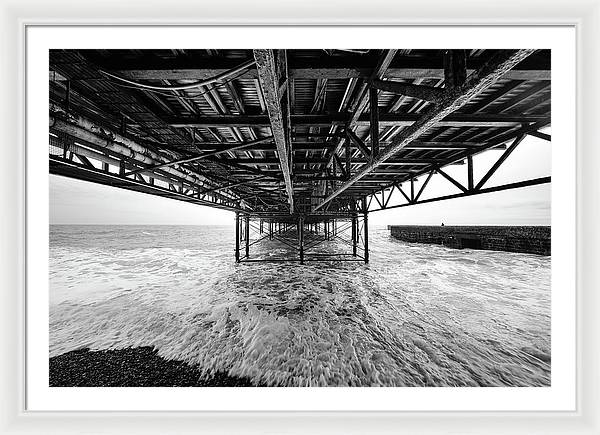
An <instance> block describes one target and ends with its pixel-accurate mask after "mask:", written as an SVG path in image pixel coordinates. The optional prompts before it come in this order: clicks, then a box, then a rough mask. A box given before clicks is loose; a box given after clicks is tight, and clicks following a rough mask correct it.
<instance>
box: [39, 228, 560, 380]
mask: <svg viewBox="0 0 600 435" xmlns="http://www.w3.org/2000/svg"><path fill="white" fill-rule="evenodd" d="M232 232H233V229H232V228H228V227H175V226H162V227H161V226H153V227H127V226H123V227H119V226H110V227H107V226H53V227H52V228H51V234H50V236H51V244H50V271H51V272H50V356H51V357H52V356H56V355H59V354H62V353H65V352H68V351H71V350H75V349H80V348H90V349H92V350H97V349H119V348H126V347H137V346H148V345H149V346H154V348H156V349H157V350H158V353H159V354H160V355H161V356H163V357H165V358H168V359H175V360H183V361H186V362H188V363H190V364H193V365H196V366H198V368H200V369H201V370H202V371H203V372H204V373H206V374H207V375H210V374H212V373H214V372H216V371H219V372H228V373H229V374H231V375H238V376H246V377H249V378H250V379H252V380H253V381H255V382H257V383H262V384H267V385H277V386H508V385H510V386H547V385H549V384H550V364H551V361H550V258H549V257H540V256H534V255H526V254H512V253H505V252H491V251H474V250H460V251H459V250H452V249H447V248H444V247H441V246H434V245H419V244H408V243H404V242H401V241H398V240H395V239H392V238H391V237H390V236H389V232H388V231H386V230H384V229H375V230H374V231H372V235H371V236H372V237H371V244H372V246H371V248H372V249H371V263H370V264H369V265H364V264H362V263H358V262H357V263H349V262H337V263H319V262H312V263H308V264H305V265H300V264H297V263H248V264H240V265H237V264H235V263H234V261H233V235H232ZM253 248H254V247H253ZM259 249H260V250H262V254H265V253H269V252H270V253H273V252H277V250H279V249H283V248H282V247H281V246H280V244H279V242H277V241H264V242H262V243H261V245H260V248H259Z"/></svg>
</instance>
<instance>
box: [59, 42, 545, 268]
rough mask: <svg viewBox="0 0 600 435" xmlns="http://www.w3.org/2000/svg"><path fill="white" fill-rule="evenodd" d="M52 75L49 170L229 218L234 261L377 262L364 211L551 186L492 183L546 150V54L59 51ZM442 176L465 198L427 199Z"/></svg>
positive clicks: (538, 181)
mask: <svg viewBox="0 0 600 435" xmlns="http://www.w3.org/2000/svg"><path fill="white" fill-rule="evenodd" d="M49 73H50V75H49V82H50V100H49V111H50V124H49V125H50V130H49V144H50V147H49V158H50V172H51V173H53V174H59V175H63V176H67V177H72V178H77V179H81V180H86V181H91V182H95V183H100V184H105V185H110V186H115V187H119V188H124V189H129V190H133V191H138V192H143V193H147V194H153V195H158V196H163V197H167V198H172V199H177V200H181V201H186V202H190V203H194V204H199V205H205V206H210V207H216V208H220V209H225V210H229V211H232V212H235V214H236V227H235V228H236V239H235V245H236V248H235V258H236V260H237V261H257V260H263V259H265V258H253V257H252V256H251V255H250V247H251V246H252V245H253V244H255V243H258V242H259V241H261V240H275V239H276V240H279V241H280V242H281V243H282V244H287V245H289V246H290V247H291V248H293V251H291V252H292V253H293V254H291V255H287V256H285V257H282V258H269V260H270V261H277V260H286V261H289V260H297V261H301V262H304V261H309V260H322V259H331V258H333V259H336V260H353V261H365V262H368V260H369V247H368V214H369V212H373V211H378V210H384V209H389V208H394V207H404V206H410V205H415V204H421V203H425V202H433V201H439V200H445V199H451V198H458V197H463V196H470V195H477V194H482V193H487V192H495V191H500V190H507V189H515V188H520V187H526V186H532V185H537V184H542V183H549V182H550V177H549V176H548V177H542V178H535V179H526V180H524V181H515V182H514V183H509V184H505V185H499V186H498V185H494V186H493V187H488V186H487V185H486V183H487V182H488V180H489V179H490V177H492V175H493V174H494V173H495V172H496V171H497V170H498V168H499V167H500V166H501V165H502V164H503V163H504V162H505V160H506V159H507V158H508V157H509V155H510V154H511V153H512V152H513V151H514V150H515V148H516V147H517V146H518V145H519V144H520V143H521V142H522V141H523V139H524V138H525V137H526V136H527V135H531V136H536V137H538V138H541V139H544V140H547V141H550V136H549V135H548V134H547V133H544V132H541V131H540V129H543V128H544V127H547V126H549V125H550V106H551V104H550V101H551V100H550V92H551V86H550V84H551V81H550V51H549V50H529V49H525V50H483V49H473V50H410V49H397V50H395V49H386V50H380V49H372V50H348V49H345V50H341V49H322V50H270V49H257V50H229V49H227V50H180V49H174V50H51V51H50V71H49ZM488 150H501V152H500V154H499V157H498V159H497V161H496V163H495V164H493V166H492V167H491V168H489V170H487V172H485V174H484V175H483V176H482V177H481V178H480V179H478V180H475V179H474V176H473V157H474V156H476V155H477V154H480V153H483V152H485V151H488ZM450 165H464V167H465V171H466V177H465V178H466V180H467V181H466V182H464V183H461V182H459V181H457V180H456V179H455V178H454V177H452V176H451V175H450V174H448V173H447V170H446V167H447V166H450ZM433 176H441V177H444V178H445V179H447V180H448V182H449V183H450V184H451V185H453V186H454V187H455V188H457V189H458V193H453V194H449V195H445V196H440V197H433V198H432V197H428V198H427V199H423V198H424V195H423V192H424V191H425V190H426V187H427V184H428V183H429V180H430V179H431V178H432V177H433ZM392 197H399V198H401V199H402V201H401V203H396V202H397V201H393V202H390V200H391V198H392ZM334 240H335V241H337V242H339V243H342V242H343V243H345V244H347V246H348V251H344V252H334V253H322V252H321V253H317V252H316V251H314V248H315V247H316V246H318V245H320V244H322V243H330V242H331V241H334Z"/></svg>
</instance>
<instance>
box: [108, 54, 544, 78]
mask: <svg viewBox="0 0 600 435" xmlns="http://www.w3.org/2000/svg"><path fill="white" fill-rule="evenodd" d="M549 57H550V56H548V55H547V54H546V53H544V52H541V53H540V55H539V56H532V59H531V61H528V62H526V63H524V64H523V65H519V66H518V67H517V68H515V69H514V70H512V71H510V72H508V73H507V75H506V78H508V79H512V80H550V78H551V71H550V64H549V61H548V60H547V59H546V58H548V59H549ZM302 61H303V59H299V60H298V61H296V60H295V59H290V60H289V62H290V67H289V76H290V78H291V79H315V80H316V79H327V78H329V79H360V78H364V79H366V78H369V77H370V76H371V74H372V72H373V69H372V67H371V66H369V64H368V63H369V62H372V57H365V56H364V55H357V56H356V57H355V58H353V59H351V60H348V61H346V60H345V59H336V58H330V59H327V58H324V59H323V60H313V61H311V62H310V64H306V62H302ZM107 62H108V61H106V60H105V61H104V62H100V59H99V60H98V63H101V64H102V63H103V65H102V66H104V67H105V68H108V69H111V70H113V71H114V72H116V73H117V74H119V75H120V76H123V77H127V78H129V79H134V80H135V79H137V80H160V79H166V80H202V79H207V78H211V77H215V76H218V75H220V74H223V73H224V72H227V71H229V70H231V68H234V67H235V66H237V65H239V59H226V58H213V59H199V60H195V59H189V58H180V59H169V60H156V59H141V60H139V59H138V60H131V61H129V62H128V61H127V60H124V61H120V62H118V63H116V62H115V63H114V64H112V65H111V64H109V63H107ZM467 63H468V67H469V69H467V73H468V74H471V73H473V72H474V71H476V70H477V69H478V68H480V67H481V65H482V60H480V59H479V58H477V57H473V58H469V59H467ZM386 75H387V76H388V77H394V78H401V79H415V78H438V79H440V78H441V79H443V78H444V76H445V74H444V68H443V59H442V57H441V56H437V57H431V56H428V57H419V56H411V55H402V54H399V55H397V56H396V58H395V60H394V62H393V63H392V65H391V66H390V67H389V68H388V72H387V73H386ZM244 77H245V78H256V77H257V72H256V70H255V69H253V68H250V69H248V70H246V73H245V74H244Z"/></svg>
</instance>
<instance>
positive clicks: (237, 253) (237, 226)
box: [235, 212, 240, 263]
mask: <svg viewBox="0 0 600 435" xmlns="http://www.w3.org/2000/svg"><path fill="white" fill-rule="evenodd" d="M235 262H236V263H239V262H240V213H239V212H235Z"/></svg>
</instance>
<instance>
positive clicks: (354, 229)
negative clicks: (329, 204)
mask: <svg viewBox="0 0 600 435" xmlns="http://www.w3.org/2000/svg"><path fill="white" fill-rule="evenodd" d="M356 222H357V217H356V215H355V214H353V215H352V255H353V256H355V257H356V241H357V239H358V237H357V235H358V228H357V225H356Z"/></svg>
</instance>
